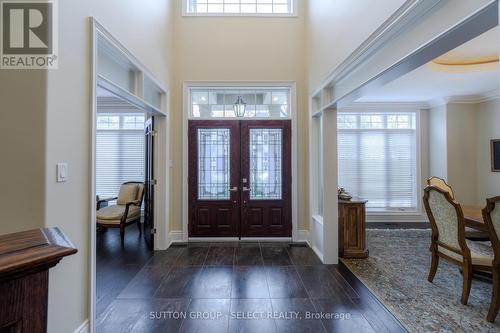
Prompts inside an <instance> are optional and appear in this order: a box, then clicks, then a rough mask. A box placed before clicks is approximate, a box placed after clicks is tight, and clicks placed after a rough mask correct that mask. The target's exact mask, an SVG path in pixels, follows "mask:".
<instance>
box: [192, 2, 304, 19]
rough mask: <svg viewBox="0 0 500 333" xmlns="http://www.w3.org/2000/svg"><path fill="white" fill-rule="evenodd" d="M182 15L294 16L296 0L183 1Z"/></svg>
mask: <svg viewBox="0 0 500 333" xmlns="http://www.w3.org/2000/svg"><path fill="white" fill-rule="evenodd" d="M183 1H184V15H200V16H203V15H204V16H210V15H213V16H216V15H228V16H238V15H241V16H245V15H271V16H292V15H295V14H296V9H295V5H296V1H297V0H183Z"/></svg>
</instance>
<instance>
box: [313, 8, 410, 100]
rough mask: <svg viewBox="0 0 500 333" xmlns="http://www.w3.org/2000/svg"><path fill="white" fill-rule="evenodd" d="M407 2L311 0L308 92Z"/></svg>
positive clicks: (315, 87)
mask: <svg viewBox="0 0 500 333" xmlns="http://www.w3.org/2000/svg"><path fill="white" fill-rule="evenodd" d="M404 2H405V0H384V1H377V2H376V4H374V2H373V1H372V0H356V1H352V0H336V1H325V0H310V1H308V3H309V19H308V23H307V30H308V31H307V38H308V46H307V49H308V55H307V57H308V66H309V67H308V74H309V76H308V77H309V90H315V89H317V88H318V85H319V84H321V83H322V81H323V80H325V79H326V77H327V76H328V75H329V74H330V73H331V72H332V71H333V70H334V69H335V68H336V67H337V66H338V65H340V63H341V62H342V61H343V60H345V59H346V58H347V57H348V56H349V55H350V54H351V53H352V52H353V51H354V50H355V49H356V48H357V47H358V46H359V45H360V44H361V43H362V42H363V41H364V40H365V39H367V38H368V37H369V36H370V34H372V33H373V32H374V31H375V30H376V29H377V28H378V27H379V26H380V25H381V24H382V23H383V22H384V21H385V20H386V19H388V18H389V17H390V16H391V15H392V14H393V13H394V12H395V11H396V10H397V9H398V8H399V7H400V6H401V5H402V4H403V3H404Z"/></svg>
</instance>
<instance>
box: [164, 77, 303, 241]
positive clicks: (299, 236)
mask: <svg viewBox="0 0 500 333" xmlns="http://www.w3.org/2000/svg"><path fill="white" fill-rule="evenodd" d="M195 87H203V88H206V87H214V88H215V87H217V88H234V87H252V88H259V87H261V88H262V87H266V88H272V87H287V88H289V89H290V116H289V117H288V118H281V119H282V120H283V119H290V120H291V122H292V137H291V141H292V156H291V158H292V179H293V182H292V238H291V240H292V241H294V242H298V241H307V240H308V239H307V233H308V231H304V230H302V231H299V229H298V199H297V198H298V184H297V183H298V181H297V180H298V176H297V175H298V173H297V165H298V162H297V93H296V90H297V89H296V82H295V81H256V82H248V81H201V82H200V81H186V82H184V85H183V103H182V104H183V124H182V150H183V151H182V170H183V174H182V179H183V181H182V183H183V184H182V232H181V233H177V234H175V235H174V234H172V235H171V240H172V242H187V241H189V240H190V239H192V240H196V241H202V242H211V241H234V240H237V239H238V238H237V237H227V238H224V237H221V238H211V237H204V238H190V237H189V233H188V228H189V224H188V220H189V209H188V208H189V207H188V205H189V197H188V196H189V190H188V167H189V166H188V144H189V140H188V120H196V119H198V120H199V119H200V118H191V117H190V105H189V100H190V93H189V91H190V89H192V88H195ZM306 111H307V110H304V112H306ZM211 119H212V120H216V119H219V120H220V119H221V118H211ZM222 119H223V118H222ZM226 119H227V118H226ZM263 120H264V119H263ZM265 120H272V118H266V119H265ZM244 239H245V240H259V239H265V240H267V241H272V240H289V239H290V238H289V237H285V238H283V237H277V238H272V237H266V238H261V237H244Z"/></svg>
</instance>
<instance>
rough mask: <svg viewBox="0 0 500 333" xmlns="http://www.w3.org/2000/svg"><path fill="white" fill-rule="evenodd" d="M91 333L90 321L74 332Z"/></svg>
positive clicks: (86, 320)
mask: <svg viewBox="0 0 500 333" xmlns="http://www.w3.org/2000/svg"><path fill="white" fill-rule="evenodd" d="M89 332H90V322H89V320H88V319H85V321H84V322H83V323H82V324H81V325H80V326H78V328H77V329H76V330H75V331H74V333H89Z"/></svg>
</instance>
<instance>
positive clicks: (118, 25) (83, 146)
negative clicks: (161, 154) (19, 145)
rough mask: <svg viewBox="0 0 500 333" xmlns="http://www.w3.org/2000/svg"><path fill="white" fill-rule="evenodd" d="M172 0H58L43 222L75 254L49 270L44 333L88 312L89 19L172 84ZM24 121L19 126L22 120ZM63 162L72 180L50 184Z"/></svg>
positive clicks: (69, 326) (73, 324)
mask: <svg viewBox="0 0 500 333" xmlns="http://www.w3.org/2000/svg"><path fill="white" fill-rule="evenodd" d="M170 4H171V2H169V1H164V0H146V1H134V0H127V1H123V0H108V1H99V0H92V1H60V2H59V7H60V13H59V20H60V21H59V46H60V48H59V49H60V54H59V69H57V70H52V71H49V73H48V89H47V90H48V92H47V93H48V97H47V110H46V118H47V127H46V139H45V140H43V142H44V143H45V145H46V150H45V154H43V155H44V156H45V159H46V160H45V161H44V164H45V167H44V169H45V175H44V177H43V178H45V180H46V182H45V193H44V196H42V200H43V198H44V200H45V202H46V203H45V217H44V220H45V225H47V226H58V227H60V228H61V229H62V230H63V231H64V232H65V233H66V234H67V235H68V236H69V238H70V239H71V240H72V241H73V242H74V244H75V246H76V247H77V248H78V250H79V252H78V254H77V255H74V256H71V257H68V258H66V259H64V260H63V261H62V262H61V263H60V264H59V265H58V266H57V267H56V268H54V269H53V270H51V272H50V288H49V292H50V293H49V327H48V331H49V332H51V333H52V332H54V333H58V332H61V333H68V332H72V331H74V330H75V329H76V328H77V327H78V326H79V325H80V324H81V323H82V322H84V321H85V320H86V319H87V318H88V316H89V313H88V306H89V299H88V293H89V289H88V285H89V271H88V260H89V248H88V242H89V209H90V203H89V197H90V169H89V161H90V130H91V127H90V116H91V114H90V110H91V108H90V107H91V105H90V82H91V76H90V21H89V16H91V15H93V16H95V17H96V18H97V20H98V21H99V22H100V23H101V24H102V25H103V26H104V27H105V28H107V29H108V30H109V31H110V32H111V33H112V34H113V35H114V36H115V37H117V38H118V40H120V41H121V42H122V43H123V44H124V45H125V47H127V48H129V49H130V50H131V52H132V53H133V54H135V55H136V56H137V58H139V59H140V60H141V61H142V62H143V63H144V64H145V65H146V67H148V68H149V69H150V70H151V71H152V72H153V73H154V75H155V76H156V77H157V78H158V79H159V80H160V81H162V82H163V83H164V84H165V85H168V84H169V83H170V75H171V74H170V69H171V60H172V57H171V54H170V47H171V40H170V37H171V34H172V25H171V24H172V20H171V19H170V17H171V8H170V6H171V5H170ZM23 126H24V125H23ZM57 162H67V163H68V165H69V181H68V182H66V183H56V182H55V165H56V163H57Z"/></svg>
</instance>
